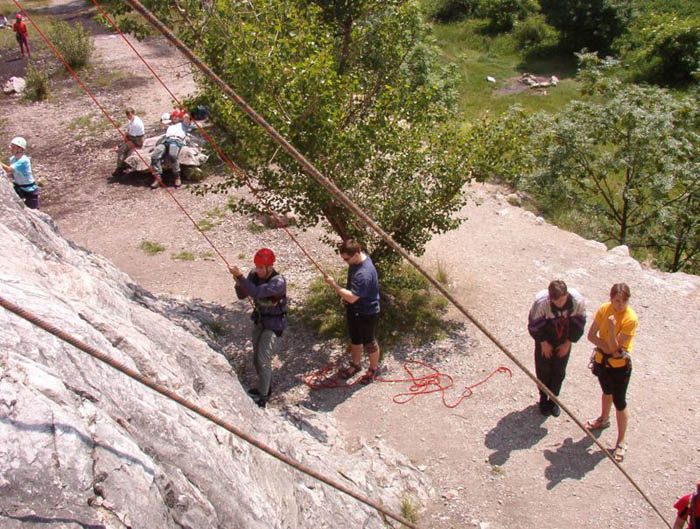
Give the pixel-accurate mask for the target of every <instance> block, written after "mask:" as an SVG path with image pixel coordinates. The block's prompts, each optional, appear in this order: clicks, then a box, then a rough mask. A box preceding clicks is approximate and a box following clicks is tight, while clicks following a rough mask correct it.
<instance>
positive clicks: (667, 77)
mask: <svg viewBox="0 0 700 529" xmlns="http://www.w3.org/2000/svg"><path fill="white" fill-rule="evenodd" d="M634 33H635V35H637V42H628V43H626V44H627V46H628V47H629V48H635V47H636V48H637V49H636V50H635V49H631V50H630V54H629V62H630V63H631V64H632V65H633V67H634V68H635V69H636V71H637V72H636V77H637V79H636V80H638V81H648V82H651V83H655V84H658V85H661V86H680V85H687V84H690V83H692V82H693V81H694V80H695V78H696V76H697V75H698V73H699V72H700V18H698V17H692V18H685V19H678V18H677V17H675V16H669V15H666V16H655V17H652V18H650V19H647V21H646V22H645V23H644V26H643V27H641V28H639V30H638V31H635V32H634Z"/></svg>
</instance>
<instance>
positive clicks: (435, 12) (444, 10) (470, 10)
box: [426, 0, 481, 22]
mask: <svg viewBox="0 0 700 529" xmlns="http://www.w3.org/2000/svg"><path fill="white" fill-rule="evenodd" d="M480 4H481V0H430V2H428V4H427V7H426V14H427V15H428V18H431V19H434V20H438V21H440V22H452V21H455V20H460V19H462V18H466V17H474V16H479V6H480Z"/></svg>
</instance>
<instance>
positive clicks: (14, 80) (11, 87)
mask: <svg viewBox="0 0 700 529" xmlns="http://www.w3.org/2000/svg"><path fill="white" fill-rule="evenodd" d="M26 87H27V82H26V81H25V80H24V79H23V78H22V77H10V78H9V79H8V81H7V82H6V83H5V85H4V86H3V87H2V91H3V92H5V93H6V94H21V93H22V92H24V89H25V88H26Z"/></svg>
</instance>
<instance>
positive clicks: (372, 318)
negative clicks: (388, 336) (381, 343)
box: [347, 309, 379, 345]
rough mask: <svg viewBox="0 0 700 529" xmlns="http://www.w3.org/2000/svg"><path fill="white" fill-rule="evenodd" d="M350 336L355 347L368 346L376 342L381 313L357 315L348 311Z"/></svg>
mask: <svg viewBox="0 0 700 529" xmlns="http://www.w3.org/2000/svg"><path fill="white" fill-rule="evenodd" d="M347 320H348V334H349V335H350V343H351V344H353V345H366V344H369V343H372V342H374V341H375V340H376V337H375V335H374V333H375V331H376V329H377V322H378V321H379V313H377V314H357V313H356V312H354V311H352V310H350V309H348V311H347Z"/></svg>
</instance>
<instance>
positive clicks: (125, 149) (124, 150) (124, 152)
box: [114, 142, 131, 174]
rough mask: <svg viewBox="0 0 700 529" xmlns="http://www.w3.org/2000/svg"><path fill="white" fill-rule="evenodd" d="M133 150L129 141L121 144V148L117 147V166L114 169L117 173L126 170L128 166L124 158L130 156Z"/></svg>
mask: <svg viewBox="0 0 700 529" xmlns="http://www.w3.org/2000/svg"><path fill="white" fill-rule="evenodd" d="M130 152H131V147H130V146H129V144H128V143H126V142H124V143H122V144H121V145H120V146H119V149H117V168H116V170H115V171H114V172H115V173H117V174H118V173H121V172H122V171H124V169H125V168H126V165H125V164H124V160H126V158H128V156H129V153H130Z"/></svg>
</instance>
